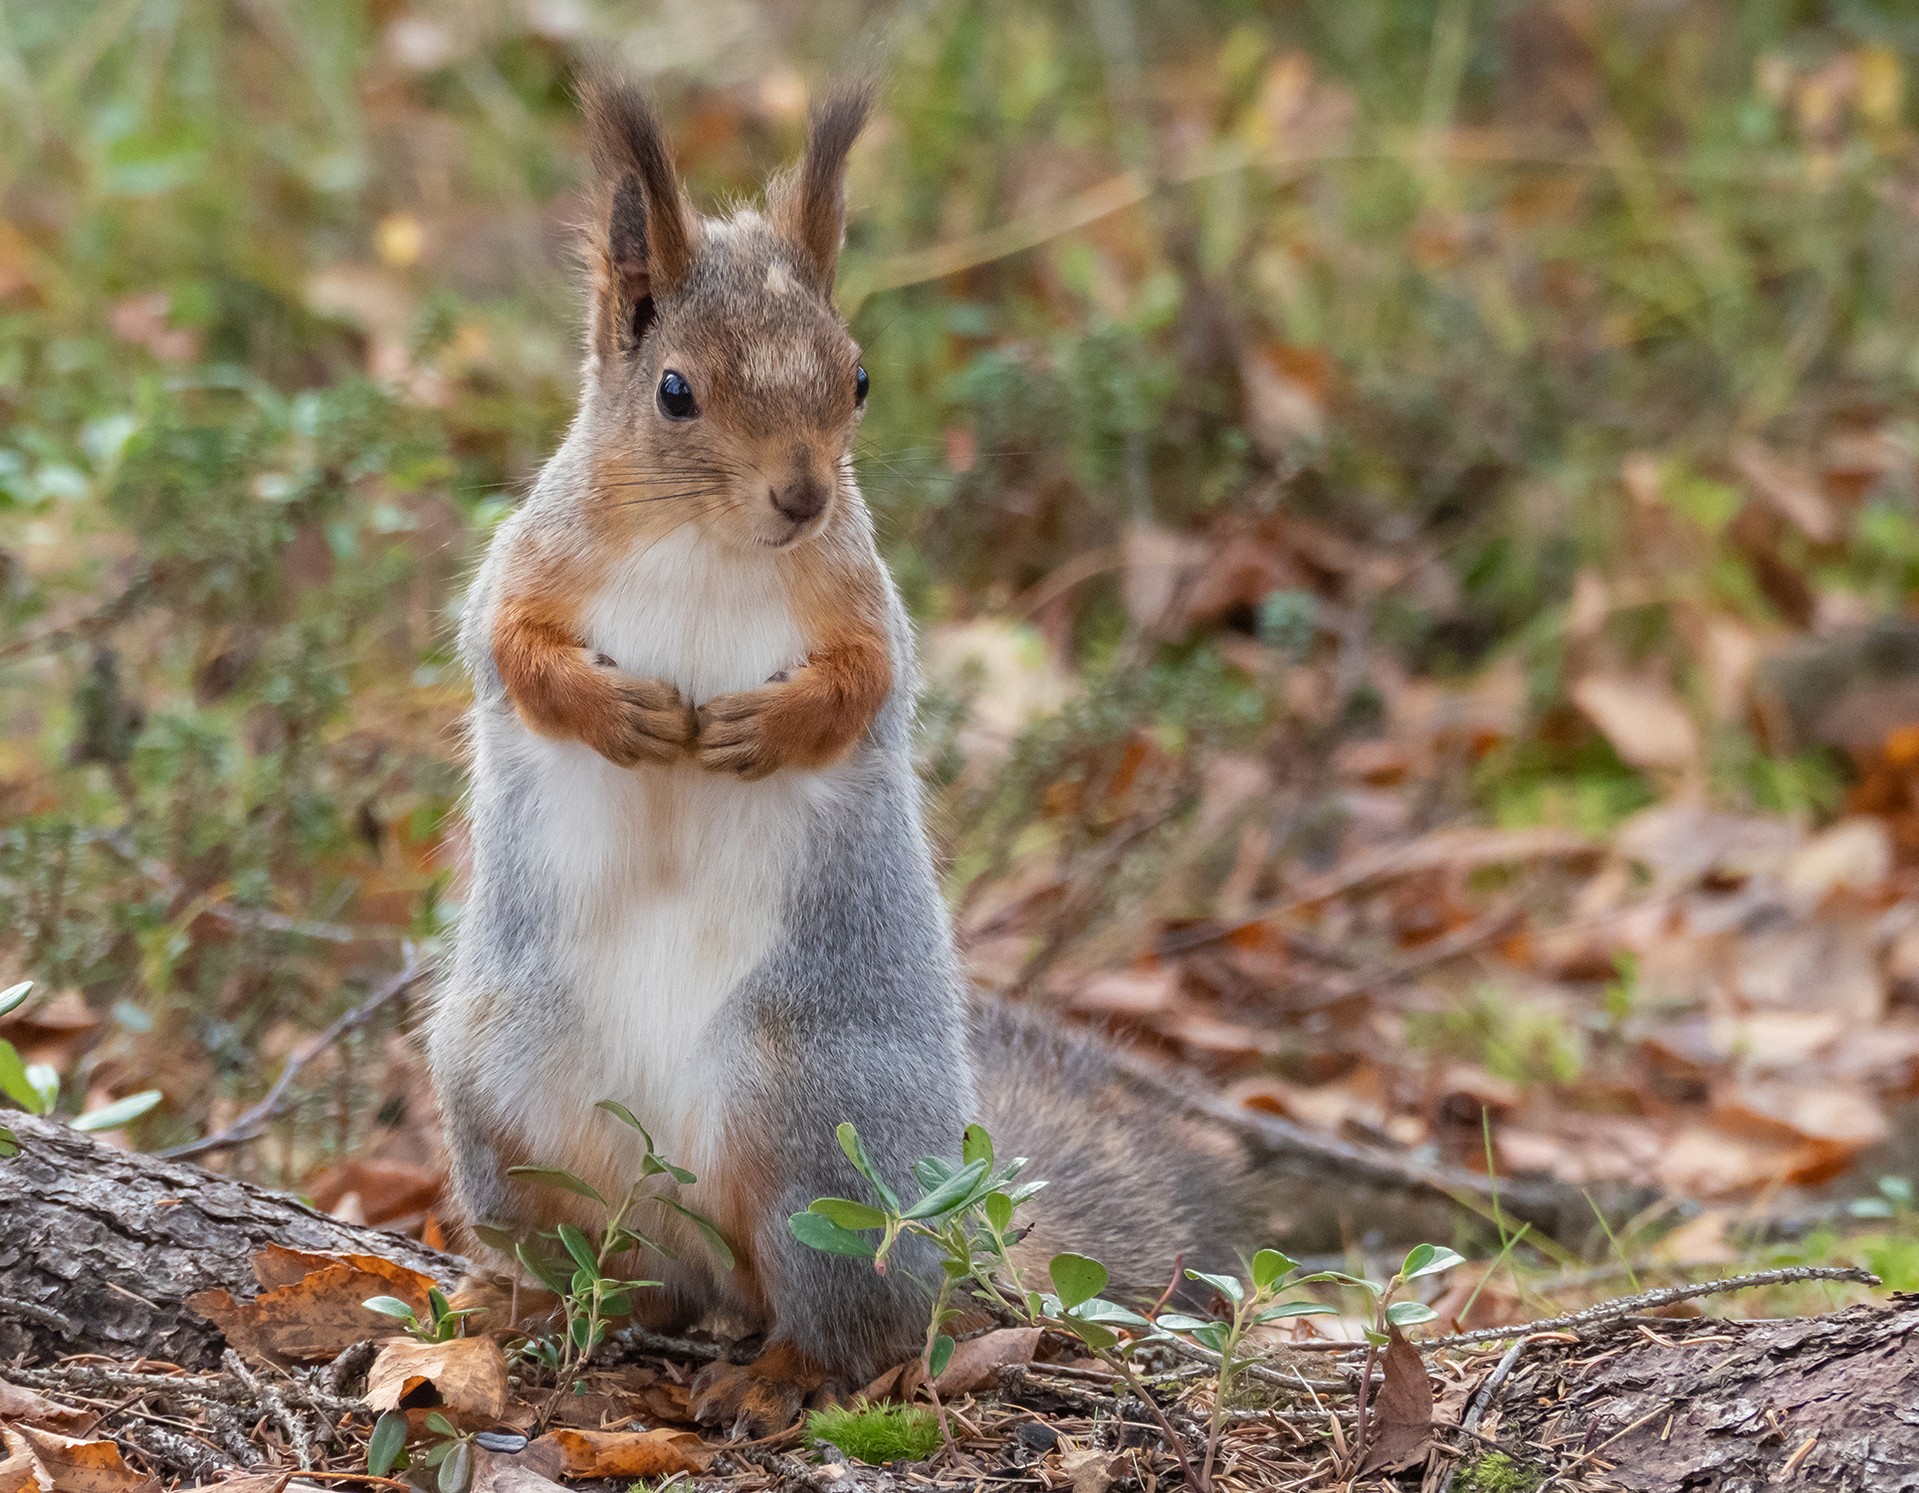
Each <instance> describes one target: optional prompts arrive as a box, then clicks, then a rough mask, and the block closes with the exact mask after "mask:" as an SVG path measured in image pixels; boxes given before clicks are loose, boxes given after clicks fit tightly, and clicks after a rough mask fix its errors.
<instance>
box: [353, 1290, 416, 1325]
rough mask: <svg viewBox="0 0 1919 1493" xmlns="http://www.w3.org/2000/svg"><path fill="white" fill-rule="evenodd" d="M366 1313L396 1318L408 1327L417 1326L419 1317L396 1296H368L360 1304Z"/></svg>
mask: <svg viewBox="0 0 1919 1493" xmlns="http://www.w3.org/2000/svg"><path fill="white" fill-rule="evenodd" d="M360 1305H361V1306H363V1307H365V1308H366V1309H367V1310H368V1311H374V1312H378V1313H379V1314H380V1315H381V1316H383V1317H398V1318H399V1319H400V1320H401V1321H402V1322H404V1323H406V1325H407V1326H409V1327H417V1326H418V1325H419V1322H420V1319H419V1316H418V1315H417V1314H416V1313H415V1312H414V1310H413V1308H412V1307H410V1306H408V1305H407V1304H406V1303H405V1302H404V1301H402V1300H400V1298H399V1297H398V1296H369V1297H367V1299H366V1300H365V1301H362V1302H361V1303H360Z"/></svg>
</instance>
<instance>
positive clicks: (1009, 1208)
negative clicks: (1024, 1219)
mask: <svg viewBox="0 0 1919 1493" xmlns="http://www.w3.org/2000/svg"><path fill="white" fill-rule="evenodd" d="M985 1207H986V1221H987V1222H988V1223H989V1224H991V1225H992V1226H993V1232H994V1233H995V1234H999V1235H1002V1236H1003V1235H1004V1234H1005V1233H1006V1231H1007V1230H1008V1229H1010V1228H1011V1227H1012V1226H1013V1200H1012V1199H1011V1198H1010V1197H1008V1196H1007V1195H1006V1194H1005V1193H1003V1192H989V1193H987V1195H986V1204H985Z"/></svg>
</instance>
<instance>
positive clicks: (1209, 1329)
mask: <svg viewBox="0 0 1919 1493" xmlns="http://www.w3.org/2000/svg"><path fill="white" fill-rule="evenodd" d="M1298 1269H1299V1262H1298V1261H1297V1260H1295V1259H1292V1258H1291V1257H1290V1256H1288V1255H1283V1254H1281V1253H1280V1252H1279V1251H1278V1250H1276V1249H1262V1250H1260V1251H1259V1252H1258V1253H1256V1254H1255V1255H1254V1256H1253V1259H1252V1265H1251V1268H1250V1271H1249V1275H1248V1278H1247V1279H1246V1280H1245V1281H1243V1282H1242V1281H1241V1280H1239V1279H1238V1278H1237V1277H1234V1276H1231V1275H1212V1274H1208V1273H1207V1272H1206V1271H1203V1270H1188V1271H1187V1272H1186V1278H1187V1279H1188V1280H1192V1281H1199V1282H1201V1283H1203V1284H1205V1285H1208V1286H1211V1287H1212V1288H1213V1290H1214V1291H1215V1292H1217V1293H1218V1295H1219V1297H1220V1299H1222V1300H1223V1301H1225V1302H1226V1303H1227V1305H1228V1308H1229V1310H1228V1314H1227V1315H1226V1316H1225V1317H1224V1318H1222V1319H1215V1318H1210V1317H1196V1316H1192V1315H1190V1314H1188V1313H1185V1312H1168V1313H1166V1314H1164V1315H1162V1316H1160V1317H1158V1318H1157V1319H1156V1320H1155V1322H1154V1325H1155V1326H1157V1327H1158V1328H1160V1330H1161V1331H1164V1332H1172V1333H1177V1334H1179V1335H1180V1336H1182V1337H1186V1338H1190V1339H1191V1340H1192V1341H1194V1342H1196V1343H1198V1344H1200V1345H1201V1346H1202V1347H1204V1348H1206V1349H1207V1350H1208V1351H1210V1352H1212V1353H1215V1354H1217V1355H1218V1356H1219V1380H1218V1383H1217V1385H1216V1386H1215V1388H1214V1391H1213V1413H1212V1416H1211V1418H1210V1419H1209V1421H1208V1423H1207V1427H1206V1457H1205V1461H1204V1463H1203V1464H1202V1465H1201V1467H1200V1484H1201V1486H1208V1485H1210V1484H1211V1482H1212V1475H1213V1462H1214V1460H1215V1458H1216V1457H1217V1455H1218V1452H1219V1438H1220V1435H1221V1433H1222V1432H1223V1431H1224V1430H1225V1426H1226V1409H1227V1407H1228V1406H1229V1405H1230V1404H1231V1403H1232V1396H1233V1387H1234V1380H1235V1378H1236V1377H1237V1376H1238V1373H1239V1371H1240V1369H1241V1368H1242V1367H1244V1366H1245V1364H1246V1363H1247V1362H1248V1360H1249V1355H1248V1354H1247V1353H1246V1350H1245V1344H1246V1335H1247V1333H1249V1332H1250V1331H1251V1330H1252V1329H1253V1328H1255V1327H1262V1326H1265V1325H1267V1324H1269V1323H1272V1322H1280V1321H1284V1320H1285V1319H1286V1318H1288V1317H1313V1316H1325V1315H1329V1314H1330V1313H1331V1312H1332V1310H1333V1308H1332V1307H1330V1306H1328V1305H1326V1304H1325V1303H1324V1302H1320V1301H1281V1300H1280V1299H1279V1298H1280V1297H1281V1296H1283V1295H1285V1294H1286V1293H1287V1292H1288V1291H1290V1290H1292V1289H1293V1288H1294V1287H1295V1286H1303V1285H1307V1284H1309V1283H1311V1282H1314V1281H1326V1280H1340V1279H1343V1277H1340V1276H1339V1275H1337V1274H1336V1273H1335V1272H1332V1271H1324V1270H1322V1271H1316V1272H1314V1273H1312V1274H1310V1275H1301V1276H1295V1275H1294V1272H1295V1271H1297V1270H1298Z"/></svg>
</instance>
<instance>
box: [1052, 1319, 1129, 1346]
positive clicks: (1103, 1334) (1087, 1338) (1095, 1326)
mask: <svg viewBox="0 0 1919 1493" xmlns="http://www.w3.org/2000/svg"><path fill="white" fill-rule="evenodd" d="M1061 1320H1063V1321H1064V1322H1065V1324H1066V1326H1067V1327H1068V1328H1069V1329H1070V1330H1071V1331H1072V1333H1073V1335H1074V1336H1075V1337H1077V1338H1078V1339H1079V1340H1080V1341H1081V1342H1083V1343H1084V1344H1086V1346H1087V1347H1089V1348H1110V1347H1112V1346H1113V1344H1114V1343H1116V1342H1118V1341H1119V1334H1118V1333H1117V1332H1114V1331H1113V1330H1112V1329H1111V1328H1108V1327H1102V1326H1100V1325H1099V1323H1097V1322H1082V1321H1080V1319H1079V1318H1077V1317H1065V1318H1062V1319H1061Z"/></svg>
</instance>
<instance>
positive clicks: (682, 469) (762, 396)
mask: <svg viewBox="0 0 1919 1493" xmlns="http://www.w3.org/2000/svg"><path fill="white" fill-rule="evenodd" d="M870 101H871V92H870V90H869V89H868V88H867V87H865V86H855V87H848V88H841V89H840V90H838V91H836V92H834V93H833V94H831V95H830V96H829V97H828V98H827V99H826V100H825V101H824V102H823V103H821V104H820V105H818V106H817V107H816V108H815V109H814V110H813V113H812V118H811V121H810V124H809V128H808V132H807V142H806V153H805V155H804V157H803V158H802V159H801V161H800V163H799V165H798V166H797V167H796V168H795V169H793V170H791V171H789V172H786V173H783V174H782V175H780V176H779V177H776V178H775V179H774V181H773V182H772V184H771V186H770V187H769V188H768V191H767V201H766V209H765V211H764V212H763V213H762V212H758V211H754V210H751V209H742V210H740V211H737V212H734V213H732V214H731V215H729V216H727V217H724V218H702V217H700V216H699V215H698V214H696V213H695V212H694V211H693V209H692V207H691V206H690V204H689V203H688V201H687V198H686V193H685V191H684V190H683V189H682V187H681V185H680V181H679V177H678V174H677V173H676V172H675V170H674V168H673V161H672V157H671V155H670V154H669V153H668V151H667V148H666V142H665V139H664V137H663V135H662V134H661V131H660V126H659V121H658V120H657V119H656V118H655V116H654V114H653V111H652V109H651V108H649V107H648V105H647V102H646V99H645V97H644V96H643V95H642V94H641V93H640V92H639V90H637V89H636V88H633V87H631V86H630V85H625V84H619V83H611V82H605V81H595V82H593V83H590V84H589V85H588V86H587V88H586V89H585V106H586V117H587V123H588V128H589V131H590V133H591V137H592V141H593V164H594V168H595V190H594V196H593V207H592V213H591V217H590V220H589V223H588V229H587V232H588V241H587V257H588V262H589V264H590V265H591V268H592V290H591V295H592V305H591V320H590V325H589V333H588V337H589V341H588V359H587V379H586V392H585V396H584V397H585V399H586V400H587V401H588V404H589V414H590V418H591V420H592V425H593V432H594V449H595V462H596V468H597V471H596V480H597V482H598V485H599V487H600V488H601V489H602V492H603V495H604V498H605V500H606V501H607V502H608V503H611V504H620V505H641V504H643V505H645V509H646V511H647V512H648V516H649V517H650V518H657V520H658V521H659V522H658V524H657V525H656V524H651V523H649V524H648V525H647V527H659V528H665V527H670V526H676V525H678V524H679V523H682V522H688V521H692V522H698V523H699V524H701V525H702V526H703V527H704V528H706V529H707V530H708V531H709V532H711V533H714V534H716V535H718V536H720V537H722V538H724V539H726V540H728V541H730V542H732V543H736V544H739V545H742V546H753V545H764V546H771V547H783V546H786V545H789V544H794V543H798V542H800V541H802V540H804V539H806V538H808V537H810V536H811V535H814V534H817V533H818V532H819V531H820V530H821V529H823V528H824V527H825V526H826V525H827V524H828V523H829V522H830V520H831V518H832V516H833V512H834V509H835V508H836V506H838V505H840V504H843V503H845V502H849V501H852V499H851V497H850V493H851V491H852V459H851V454H850V453H851V447H852V441H853V435H854V431H855V430H856V428H857V427H858V425H859V420H860V415H861V412H862V410H863V408H864V406H865V403H866V372H865V370H864V369H863V368H862V367H861V366H860V350H859V347H858V346H857V345H856V344H855V343H854V341H853V338H852V336H851V334H850V333H849V332H848V331H847V328H846V322H845V321H844V320H843V319H842V318H841V316H840V314H839V312H838V311H837V310H835V309H834V306H833V271H834V266H835V264H836V262H837V261H838V259H839V251H840V241H841V238H842V237H843V235H844V229H845V217H846V156H847V152H848V151H849V150H850V149H851V148H852V145H853V141H854V139H855V138H856V137H857V136H858V134H859V131H860V127H861V125H862V124H864V123H865V120H866V114H867V110H868V108H869V105H870ZM636 516H637V515H636Z"/></svg>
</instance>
